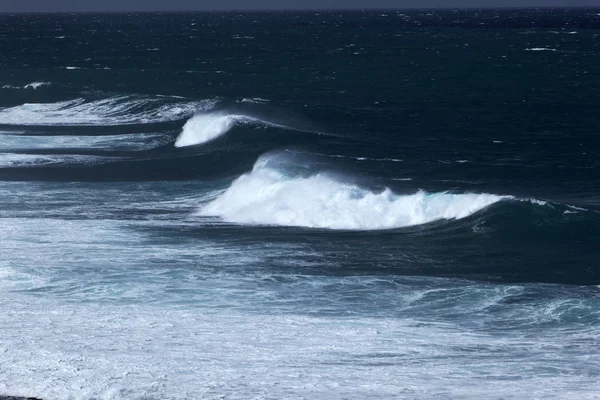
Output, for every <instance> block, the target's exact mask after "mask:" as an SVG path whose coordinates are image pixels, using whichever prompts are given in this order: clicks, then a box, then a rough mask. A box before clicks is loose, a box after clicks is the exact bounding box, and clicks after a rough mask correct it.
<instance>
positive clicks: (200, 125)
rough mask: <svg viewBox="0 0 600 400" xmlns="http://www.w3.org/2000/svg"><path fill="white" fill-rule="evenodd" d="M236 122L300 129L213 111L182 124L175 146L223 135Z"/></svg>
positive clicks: (247, 116)
mask: <svg viewBox="0 0 600 400" xmlns="http://www.w3.org/2000/svg"><path fill="white" fill-rule="evenodd" d="M236 124H253V125H262V126H271V127H278V128H283V129H291V130H302V129H297V128H293V127H290V126H285V125H282V124H279V123H275V122H271V121H267V120H265V119H261V118H257V117H253V116H249V115H244V114H230V113H226V112H224V111H213V112H207V113H201V114H197V115H195V116H194V117H192V118H190V119H189V120H188V121H187V122H186V123H185V125H184V126H183V130H182V132H181V134H180V135H179V136H178V137H177V140H176V141H175V147H186V146H195V145H199V144H203V143H206V142H209V141H211V140H214V139H216V138H218V137H220V136H223V135H224V134H226V133H227V132H229V130H231V128H233V127H234V126H235V125H236Z"/></svg>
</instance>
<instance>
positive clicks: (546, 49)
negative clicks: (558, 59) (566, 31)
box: [525, 47, 558, 51]
mask: <svg viewBox="0 0 600 400" xmlns="http://www.w3.org/2000/svg"><path fill="white" fill-rule="evenodd" d="M525 51H558V50H556V49H551V48H548V47H532V48H530V49H525Z"/></svg>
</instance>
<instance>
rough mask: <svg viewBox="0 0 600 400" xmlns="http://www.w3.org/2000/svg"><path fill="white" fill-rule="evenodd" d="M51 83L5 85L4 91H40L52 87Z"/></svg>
mask: <svg viewBox="0 0 600 400" xmlns="http://www.w3.org/2000/svg"><path fill="white" fill-rule="evenodd" d="M51 84H52V83H51V82H31V83H28V84H27V85H24V86H16V85H4V86H2V89H33V90H35V89H39V88H41V87H44V86H50V85H51Z"/></svg>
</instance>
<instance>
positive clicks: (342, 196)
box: [198, 156, 510, 230]
mask: <svg viewBox="0 0 600 400" xmlns="http://www.w3.org/2000/svg"><path fill="white" fill-rule="evenodd" d="M509 198H510V197H509V196H498V195H493V194H452V193H447V192H441V193H426V192H424V191H418V192H417V193H414V194H410V195H398V194H395V193H393V192H392V191H391V190H389V189H385V190H383V191H381V192H376V191H372V190H368V189H365V188H363V187H360V186H358V185H355V184H349V183H344V182H342V181H340V180H338V179H336V178H335V177H333V176H330V175H328V174H326V173H318V174H314V175H310V176H305V177H299V176H289V175H288V174H286V173H284V172H282V171H280V170H278V169H277V168H274V167H273V166H272V165H271V163H270V162H269V156H266V157H262V158H261V159H259V160H258V161H257V162H256V164H255V166H254V168H253V170H252V172H250V173H247V174H245V175H242V176H241V177H239V178H238V179H236V180H235V181H234V182H233V183H232V184H231V186H230V187H229V188H228V189H226V190H225V191H224V192H222V193H221V194H220V195H218V197H216V198H215V199H214V200H212V201H211V202H209V203H208V204H206V205H204V206H203V207H202V208H201V209H200V210H199V212H198V214H199V215H201V216H217V217H221V218H222V219H224V220H225V221H227V222H233V223H239V224H250V225H280V226H297V227H308V228H325V229H343V230H383V229H394V228H401V227H408V226H413V225H421V224H426V223H429V222H434V221H437V220H442V219H461V218H465V217H468V216H470V215H472V214H474V213H476V212H477V211H480V210H482V209H483V208H485V207H488V206H490V205H492V204H494V203H496V202H498V201H501V200H503V199H509Z"/></svg>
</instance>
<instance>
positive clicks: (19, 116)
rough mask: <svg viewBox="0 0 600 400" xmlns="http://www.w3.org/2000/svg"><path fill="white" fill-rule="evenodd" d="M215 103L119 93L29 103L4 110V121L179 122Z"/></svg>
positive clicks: (74, 123) (0, 120) (0, 121)
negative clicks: (86, 98)
mask: <svg viewBox="0 0 600 400" xmlns="http://www.w3.org/2000/svg"><path fill="white" fill-rule="evenodd" d="M213 105H214V102H213V101H212V100H203V101H184V100H181V99H178V98H164V97H139V96H115V97H110V98H107V99H101V100H94V101H87V100H85V99H83V98H78V99H74V100H69V101H61V102H57V103H26V104H22V105H19V106H15V107H9V108H4V109H0V124H2V125H27V126H36V125H37V126H48V125H61V126H116V125H132V124H149V123H159V122H170V121H178V120H181V119H184V118H188V117H190V116H191V115H193V114H194V113H196V112H198V111H199V110H205V109H208V108H210V107H212V106H213Z"/></svg>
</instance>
